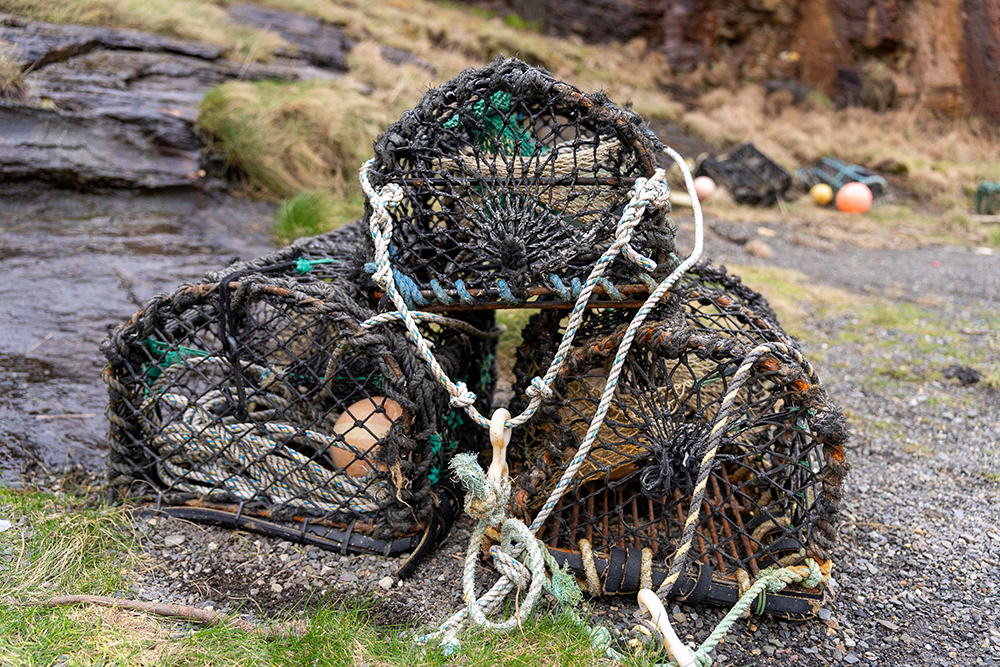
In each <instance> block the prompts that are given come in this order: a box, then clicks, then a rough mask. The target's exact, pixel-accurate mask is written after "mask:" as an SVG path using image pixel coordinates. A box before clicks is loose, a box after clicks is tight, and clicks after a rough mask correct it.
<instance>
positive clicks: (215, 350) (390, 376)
mask: <svg viewBox="0 0 1000 667" xmlns="http://www.w3.org/2000/svg"><path fill="white" fill-rule="evenodd" d="M360 235H361V231H360V228H359V227H358V226H357V224H354V225H351V226H348V227H347V228H344V229H342V230H338V231H336V232H333V233H330V234H326V235H321V236H319V237H315V238H312V239H304V240H301V241H299V242H297V243H296V244H294V245H292V246H291V247H289V248H286V249H284V250H280V251H278V252H276V253H273V254H271V255H268V256H266V257H263V258H260V259H257V260H253V261H251V262H246V263H242V264H237V265H233V266H231V267H229V268H227V269H226V270H223V271H219V272H215V273H212V274H209V277H208V280H206V281H205V282H202V283H198V284H191V285H184V286H181V287H180V288H178V289H177V290H176V291H174V292H173V293H172V294H169V295H161V296H157V297H154V298H153V299H151V300H150V301H149V302H147V303H146V304H145V306H144V308H143V309H142V310H140V311H139V312H138V313H136V314H135V315H134V316H133V317H132V318H131V319H130V320H129V321H128V322H127V323H125V324H123V325H122V326H120V327H118V328H117V329H115V330H114V331H113V332H112V334H111V336H110V338H109V339H107V340H106V341H105V342H104V344H103V346H102V350H103V352H104V353H105V355H106V357H107V358H108V362H109V363H108V365H107V367H106V368H105V371H104V380H105V382H106V383H107V385H108V389H109V396H110V403H109V406H108V411H107V414H108V418H109V420H110V423H111V426H110V431H109V442H110V445H111V452H110V455H109V457H108V470H109V480H110V484H111V487H112V489H113V490H114V493H115V494H116V495H117V496H119V497H122V498H127V499H132V500H135V501H138V502H139V503H146V504H147V507H148V508H149V509H154V510H155V511H158V512H164V513H167V514H170V515H172V516H178V517H183V518H188V519H192V520H200V521H206V522H213V523H218V524H222V525H227V526H233V527H242V528H245V529H249V530H254V531H257V532H261V533H264V534H269V535H274V536H277V537H282V538H284V539H289V540H293V541H299V542H304V543H308V544H313V545H316V546H321V547H324V548H328V549H335V550H339V551H341V552H342V553H374V554H380V555H397V556H398V555H402V554H406V553H410V559H409V561H408V562H407V563H406V565H405V566H404V568H403V569H402V570H401V571H400V575H401V576H406V574H408V573H409V572H411V571H412V568H413V566H415V564H416V561H417V560H419V558H420V557H421V556H422V555H423V554H424V553H426V551H427V550H428V549H429V548H430V547H431V546H433V544H434V543H435V542H436V541H437V540H438V539H440V538H441V537H442V536H443V535H444V534H446V533H447V531H448V529H449V528H450V526H451V523H452V521H453V518H454V516H455V515H456V513H457V510H458V506H459V504H460V499H459V498H458V497H457V496H456V492H455V491H454V490H453V489H452V488H451V485H450V482H449V481H448V479H447V475H446V474H445V472H444V471H445V469H446V465H447V461H448V459H449V458H450V456H452V455H453V454H454V453H456V452H461V451H476V450H478V449H480V448H481V447H482V446H484V444H485V442H484V440H485V434H484V433H483V432H482V429H479V428H478V427H475V426H474V425H472V424H471V423H469V422H468V420H467V418H466V417H465V416H464V415H463V414H461V413H460V412H459V411H457V410H454V409H451V408H450V407H449V404H448V396H447V394H446V393H445V392H444V391H443V390H442V389H441V387H440V386H439V384H438V383H437V381H436V379H435V378H434V377H433V376H432V374H431V373H430V371H429V369H428V368H427V367H426V365H425V364H424V362H423V360H422V359H420V358H418V357H417V355H416V354H415V352H414V351H413V349H412V346H411V344H410V343H409V341H408V340H407V339H406V337H405V335H404V334H403V332H402V327H401V325H399V324H398V323H393V322H388V323H384V322H380V323H378V324H377V325H376V326H369V324H370V323H369V324H366V322H368V321H369V320H371V318H373V317H374V316H375V314H376V313H375V306H376V304H375V303H373V302H371V300H370V299H369V298H368V297H367V296H365V295H364V294H362V292H361V290H360V289H359V288H358V287H356V286H355V285H354V284H353V283H352V282H351V281H350V280H349V279H348V278H349V276H351V275H353V273H352V272H354V271H355V269H357V268H358V266H359V265H358V262H357V257H356V251H357V250H358V241H359V238H360ZM420 326H421V332H422V334H423V335H424V336H425V337H426V338H427V339H428V340H430V341H432V342H433V344H434V345H435V346H436V349H437V350H438V352H437V353H438V357H439V359H440V360H441V363H442V365H443V366H445V368H447V370H448V371H449V372H450V373H453V374H454V375H455V376H456V377H462V378H464V379H465V381H466V382H467V383H468V384H469V386H470V387H475V390H476V392H477V394H478V395H479V396H480V401H481V402H482V406H483V409H486V408H488V407H489V405H490V403H491V401H492V392H493V385H494V379H495V375H496V372H495V368H494V365H495V361H494V359H495V354H494V352H495V346H496V331H495V330H494V324H493V314H492V312H479V313H464V314H460V315H458V316H456V317H455V318H450V319H444V320H436V321H434V322H424V323H422V324H421V325H420Z"/></svg>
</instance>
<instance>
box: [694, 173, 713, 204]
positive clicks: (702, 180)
mask: <svg viewBox="0 0 1000 667" xmlns="http://www.w3.org/2000/svg"><path fill="white" fill-rule="evenodd" d="M694 193H695V194H696V195H698V201H705V200H706V199H708V198H709V197H711V196H712V195H713V194H715V181H713V180H712V179H711V178H709V177H708V176H699V177H698V178H696V179H694Z"/></svg>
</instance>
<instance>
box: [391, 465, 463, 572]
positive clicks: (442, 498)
mask: <svg viewBox="0 0 1000 667" xmlns="http://www.w3.org/2000/svg"><path fill="white" fill-rule="evenodd" d="M431 490H432V491H433V492H434V494H435V495H436V496H437V499H438V502H437V503H436V507H435V508H434V512H433V513H432V516H431V521H430V524H429V525H428V526H427V532H426V533H425V535H424V537H423V539H421V540H420V541H419V542H418V543H416V544H415V545H414V552H413V553H412V554H410V557H409V558H408V559H406V562H405V563H403V564H402V565H401V566H400V568H399V569H398V570H397V571H396V576H397V577H399V578H400V579H406V578H407V577H409V576H410V575H412V574H413V572H414V570H416V569H417V565H418V564H419V563H420V561H421V560H423V558H424V556H426V555H427V554H428V553H430V551H431V549H433V548H434V546H435V545H436V544H437V543H438V542H440V541H441V540H442V539H444V538H445V536H446V535H448V533H449V532H451V526H452V524H454V523H455V515H456V514H458V508H459V506H460V505H461V502H462V501H461V497H460V495H459V494H458V493H457V492H456V491H455V489H453V488H451V487H449V486H445V485H441V486H432V487H431Z"/></svg>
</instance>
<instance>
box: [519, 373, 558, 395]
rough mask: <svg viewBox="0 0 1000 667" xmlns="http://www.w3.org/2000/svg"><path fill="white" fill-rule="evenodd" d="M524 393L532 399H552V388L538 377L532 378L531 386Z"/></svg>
mask: <svg viewBox="0 0 1000 667" xmlns="http://www.w3.org/2000/svg"><path fill="white" fill-rule="evenodd" d="M524 393H526V394H527V395H528V396H529V397H531V398H534V397H536V396H541V397H542V398H545V399H549V398H552V387H550V386H549V385H548V383H546V382H545V380H543V379H542V378H541V377H539V376H537V375H536V376H535V377H534V378H532V380H531V385H530V386H529V387H528V388H527V389H525V390H524Z"/></svg>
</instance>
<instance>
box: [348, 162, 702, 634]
mask: <svg viewBox="0 0 1000 667" xmlns="http://www.w3.org/2000/svg"><path fill="white" fill-rule="evenodd" d="M666 152H667V154H668V155H669V156H670V157H671V159H673V160H674V161H675V162H676V163H677V165H678V166H679V167H680V169H681V172H682V173H683V175H684V183H685V186H686V187H687V190H688V193H689V195H690V196H691V204H692V208H693V210H694V219H695V246H694V249H693V250H692V252H691V254H690V255H689V256H688V258H687V259H685V260H684V261H683V262H681V264H680V265H679V266H678V267H677V268H676V269H674V271H673V272H672V273H671V274H670V275H669V276H667V278H666V279H664V280H663V282H661V283H660V284H659V285H658V286H657V287H656V289H655V290H653V292H652V293H651V294H650V295H649V297H648V298H647V299H646V301H645V303H643V305H642V307H641V308H640V309H639V311H638V312H637V313H636V315H635V317H634V318H633V320H632V322H631V324H630V325H629V327H628V329H627V330H626V332H625V335H624V337H623V339H622V342H621V344H620V346H619V348H618V353H617V355H616V357H615V361H614V364H613V365H612V368H611V370H610V372H609V373H608V381H607V384H606V386H605V388H604V394H603V396H602V397H601V402H600V404H599V405H598V408H597V411H596V412H595V414H594V418H593V420H592V422H591V424H590V428H589V430H588V431H587V435H586V437H585V438H584V440H583V442H582V443H581V445H580V447H579V448H578V449H577V453H576V456H574V458H573V460H572V461H571V462H570V465H569V467H568V468H567V469H566V471H565V473H564V474H563V476H562V478H561V479H560V480H559V483H558V484H557V485H556V487H555V489H553V491H552V493H551V494H550V496H549V498H548V500H547V501H546V503H545V505H544V507H542V509H541V511H540V512H539V513H538V515H537V516H536V517H535V520H534V521H533V522H532V524H531V526H530V527H529V528H528V530H529V531H530V533H531V534H532V535H534V534H535V533H537V532H538V529H539V528H540V527H541V526H542V524H543V523H545V521H546V520H547V519H548V517H549V515H550V514H551V513H552V510H553V509H554V508H555V506H556V504H557V503H558V502H559V499H560V498H562V496H563V494H564V493H565V492H566V489H567V488H568V487H569V485H570V484H571V483H572V480H573V478H574V477H575V476H576V473H577V471H578V470H579V468H580V466H581V465H582V464H583V461H584V459H585V458H586V456H587V454H588V453H589V452H590V449H591V447H592V446H593V443H594V441H595V440H596V438H597V434H598V432H599V431H600V429H601V426H602V425H603V423H604V418H605V416H606V414H607V410H608V406H609V405H610V403H611V400H612V398H613V396H614V392H615V387H616V386H617V383H618V377H619V375H620V374H621V371H622V367H623V366H624V363H625V358H626V357H627V355H628V352H629V349H631V346H632V341H633V340H634V339H635V336H636V333H637V332H638V330H639V328H640V327H641V326H642V323H643V322H644V321H645V320H646V317H647V316H648V315H649V313H650V312H652V310H653V309H654V308H655V307H656V306H657V305H658V304H659V303H660V301H661V300H662V299H663V297H664V296H665V295H666V293H667V292H668V291H669V290H670V288H671V287H673V285H674V283H675V282H677V280H678V279H679V278H680V277H681V276H682V275H684V273H685V272H686V271H687V270H688V269H689V268H691V266H693V265H694V263H695V262H697V261H698V258H699V257H700V256H701V251H702V247H703V240H704V238H703V237H704V233H703V219H702V212H701V205H700V203H699V201H698V196H697V194H696V193H695V190H694V179H693V178H692V177H691V172H690V170H689V169H688V167H687V164H686V163H685V162H684V159H683V158H682V157H681V156H680V154H679V153H677V152H676V151H675V150H673V149H672V148H669V147H668V148H667V149H666ZM373 164H374V160H369V161H368V162H366V163H365V165H364V166H363V167H362V168H361V173H360V175H359V176H360V181H361V187H362V189H363V190H364V192H365V194H366V195H367V196H368V199H369V202H370V203H371V205H372V209H373V212H372V216H371V219H370V227H371V234H372V239H373V241H374V242H375V271H373V273H372V279H373V280H374V281H375V282H376V284H378V285H379V286H380V287H382V289H384V290H385V293H386V295H387V296H388V297H389V299H390V300H391V301H392V303H393V304H394V305H395V306H396V308H397V309H398V310H399V313H400V317H401V318H402V320H403V323H404V324H405V326H406V329H407V333H408V334H409V337H410V339H411V341H412V342H413V344H414V345H415V346H416V348H417V351H418V352H419V353H420V354H421V356H423V357H424V359H425V361H426V362H427V364H428V365H429V366H430V368H431V370H432V371H433V372H434V374H435V375H436V377H437V378H438V381H439V382H440V383H441V384H442V385H443V386H444V387H445V388H446V389H447V391H448V393H449V394H451V396H452V397H453V400H456V399H457V400H458V401H459V402H460V403H461V404H463V407H464V408H465V410H466V412H467V413H468V414H469V416H470V417H471V418H472V420H473V421H475V422H476V423H477V424H479V425H480V426H483V427H484V428H490V422H489V420H487V419H486V418H484V417H483V416H482V415H481V414H479V412H478V411H477V410H476V408H475V406H474V405H472V404H471V403H468V395H469V394H470V393H471V392H469V391H468V388H467V387H465V386H464V385H459V384H456V383H454V382H453V381H452V380H451V379H450V378H449V377H448V376H447V375H446V374H445V373H444V371H443V369H442V368H441V366H440V364H438V362H437V359H435V357H434V355H433V353H432V352H431V351H430V349H428V347H427V344H426V342H425V341H424V339H423V337H422V336H421V335H420V332H419V331H418V330H417V326H416V322H415V320H414V318H413V317H412V314H411V313H410V310H409V308H408V307H407V305H406V303H405V300H404V299H403V297H402V295H401V294H400V293H399V291H398V290H397V289H396V285H395V280H394V278H393V270H392V266H391V262H390V252H389V244H390V241H391V234H392V223H391V218H390V216H389V212H388V209H387V204H386V203H387V202H389V201H392V200H394V199H395V197H396V196H397V191H396V190H395V189H393V190H391V191H388V192H387V189H388V188H389V187H390V186H391V185H395V184H392V183H390V184H388V185H386V186H385V187H384V188H383V189H382V190H381V191H379V192H376V191H375V189H374V187H373V186H372V185H371V182H370V180H369V177H368V174H369V171H370V170H371V168H372V166H373ZM664 181H665V173H664V171H663V170H662V169H657V170H656V173H655V174H654V175H653V177H652V178H649V179H644V180H638V179H637V181H636V184H635V186H634V187H633V189H632V200H631V201H630V202H629V204H628V205H627V206H626V207H625V209H624V210H623V212H622V217H621V218H620V219H619V221H618V226H617V229H616V233H615V241H614V242H613V243H612V244H611V246H610V247H609V248H608V249H607V250H606V251H605V252H604V253H603V254H602V255H601V257H600V258H599V259H598V261H597V263H596V264H595V265H594V268H593V270H592V271H591V273H590V276H589V277H588V278H587V281H586V283H585V284H584V285H583V287H582V289H581V290H580V293H579V296H578V297H577V301H576V304H575V305H574V307H573V311H572V313H571V315H570V318H569V322H568V323H567V325H566V331H565V332H564V334H563V339H562V341H561V342H560V344H559V348H558V350H557V351H556V354H555V356H554V358H553V360H552V363H551V364H550V365H549V369H548V371H547V372H546V373H545V375H544V376H543V377H541V378H535V379H534V380H532V383H531V387H530V388H529V389H528V395H529V396H530V397H531V401H530V402H529V404H528V407H527V408H525V410H524V411H523V412H522V413H521V414H520V415H518V416H517V417H513V418H511V419H509V420H507V421H506V422H505V423H504V427H505V428H508V429H510V428H513V427H515V426H520V425H521V424H524V423H525V422H527V421H528V420H529V419H530V418H531V417H532V415H533V414H534V413H535V412H536V411H537V409H538V406H539V405H541V402H542V399H543V398H545V397H546V394H547V393H551V391H552V382H553V380H554V379H555V377H556V376H557V374H558V373H559V371H560V370H561V369H562V366H563V364H564V363H565V360H566V357H567V355H568V353H569V350H570V347H571V346H572V344H573V340H574V338H575V336H576V333H577V330H578V329H579V326H580V323H581V322H582V320H583V315H584V311H585V309H586V306H587V304H588V302H589V301H590V297H591V295H592V294H593V292H594V289H595V287H596V286H597V284H598V282H599V281H600V280H601V278H602V277H603V275H604V271H605V270H606V269H607V267H608V266H609V265H610V264H611V262H612V261H613V260H614V259H615V257H616V256H617V255H618V254H619V253H622V254H625V256H626V257H628V258H629V259H630V260H631V261H633V262H635V263H636V264H638V265H640V266H642V267H643V268H645V269H647V270H652V269H653V268H655V264H653V265H652V266H650V263H651V262H652V260H650V259H649V258H646V257H643V256H642V255H640V254H639V253H638V252H637V251H635V250H634V249H633V248H631V246H630V245H629V243H630V241H631V238H632V231H633V230H634V229H635V226H636V225H637V224H638V223H639V221H641V220H642V216H643V215H644V213H645V211H646V208H647V207H648V206H657V207H661V208H665V207H666V206H668V205H669V189H668V187H667V185H666V183H665V182H664ZM397 201H398V200H397ZM454 461H459V462H461V461H464V463H457V464H456V463H455V462H454ZM452 465H453V467H455V466H456V465H457V466H458V467H459V468H463V467H464V468H465V469H466V476H467V477H468V478H469V479H470V480H471V479H477V478H478V476H477V475H476V474H474V473H475V471H472V470H471V467H472V466H475V468H476V469H477V471H478V474H479V475H481V474H482V471H481V469H479V467H478V465H477V464H476V462H475V457H474V456H473V457H472V458H471V459H469V458H466V457H456V459H454V460H453V464H452ZM456 474H458V475H460V476H461V475H463V474H464V473H462V472H459V470H458V469H456ZM484 477H485V476H484ZM500 491H502V489H497V490H496V492H500ZM479 493H480V496H481V497H482V498H481V500H480V502H481V503H486V497H487V495H489V496H493V495H495V492H488V487H483V488H482V489H480V492H479ZM505 505H506V502H503V503H500V504H494V502H493V499H492V498H491V502H490V503H489V504H488V506H489V507H492V508H493V509H490V510H488V513H489V516H490V518H494V517H496V516H499V517H500V519H502V518H503V510H504V507H505ZM469 508H470V506H469V505H468V504H467V506H466V511H469ZM474 511H476V512H479V513H480V515H481V516H484V518H482V519H480V521H479V526H478V527H477V529H476V531H474V533H473V536H472V538H471V540H470V543H469V551H468V554H467V559H466V569H465V575H464V578H463V588H464V589H465V591H466V602H467V603H468V604H467V607H466V608H465V609H462V610H460V611H458V612H457V613H455V614H454V615H452V616H451V618H449V619H448V620H447V621H445V622H444V623H443V624H441V626H440V627H439V628H438V630H437V631H436V632H434V633H431V634H429V635H425V636H423V637H421V638H420V639H419V641H422V642H426V641H429V640H431V639H435V638H438V639H440V640H441V643H442V646H443V647H445V648H446V650H456V649H457V647H458V646H459V643H458V640H457V638H456V634H457V633H458V631H459V630H460V629H461V627H462V624H463V623H464V621H465V618H466V617H467V616H472V617H473V620H474V621H476V622H477V623H478V622H479V620H480V619H483V620H486V616H487V615H488V614H490V613H491V612H492V611H493V610H494V609H496V608H497V607H498V606H499V605H500V603H501V602H502V601H503V600H504V599H505V598H506V597H507V594H508V593H509V592H510V591H511V590H512V589H513V588H514V586H515V583H514V582H513V581H512V580H511V579H510V578H509V577H507V576H502V577H501V578H500V580H499V581H497V582H496V583H495V584H494V585H493V587H492V588H491V589H490V590H489V591H488V592H487V593H486V594H485V595H483V596H482V597H481V598H479V599H478V600H477V599H475V597H474V595H471V594H473V593H474V590H475V586H474V581H472V580H474V577H475V563H474V562H473V559H474V557H475V556H476V555H477V554H478V550H479V545H480V544H481V542H482V539H483V538H484V537H485V534H486V528H487V527H488V526H490V525H495V524H496V523H498V522H499V520H497V521H494V522H493V523H488V522H487V521H488V519H487V518H485V515H484V514H482V513H485V512H487V510H486V509H483V508H479V509H475V510H474ZM494 512H496V513H495V514H494ZM508 521H510V520H508ZM504 523H505V525H506V523H507V522H504ZM543 547H544V545H543ZM521 548H526V549H528V550H529V560H532V558H531V557H530V555H531V553H532V550H533V549H534V548H538V547H537V544H535V543H534V542H533V541H524V542H522V543H521ZM470 578H471V579H470ZM529 595H530V589H529ZM534 599H535V598H534V597H532V598H531V602H532V604H533V603H534ZM528 601H529V600H528V598H526V599H525V604H524V607H523V609H524V610H525V617H526V614H527V613H529V612H530V605H529V604H528ZM509 622H510V619H508V621H507V622H505V623H506V624H509ZM505 623H502V624H499V626H500V627H504V628H506V627H509V625H506V624H505ZM598 635H600V633H597V634H596V635H595V634H592V637H596V636H598ZM595 641H596V640H595ZM603 645H604V646H609V644H608V643H604V644H603ZM607 650H608V651H609V652H610V651H611V649H610V648H608V649H607Z"/></svg>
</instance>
